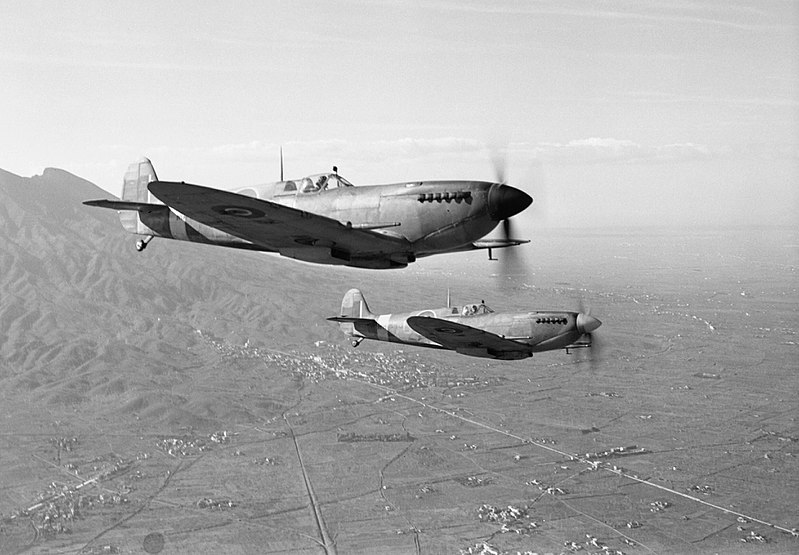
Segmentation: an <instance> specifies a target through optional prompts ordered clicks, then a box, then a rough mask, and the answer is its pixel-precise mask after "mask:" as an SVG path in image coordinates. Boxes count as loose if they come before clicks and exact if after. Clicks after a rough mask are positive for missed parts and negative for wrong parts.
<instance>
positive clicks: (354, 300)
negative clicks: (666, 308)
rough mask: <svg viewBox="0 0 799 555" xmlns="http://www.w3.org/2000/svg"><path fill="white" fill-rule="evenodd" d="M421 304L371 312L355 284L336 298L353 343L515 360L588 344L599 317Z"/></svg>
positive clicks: (342, 325)
mask: <svg viewBox="0 0 799 555" xmlns="http://www.w3.org/2000/svg"><path fill="white" fill-rule="evenodd" d="M449 304H450V303H449V302H447V307H445V308H436V309H425V310H419V311H416V312H408V313H405V314H381V315H377V314H373V313H372V312H371V311H370V310H369V306H368V305H367V304H366V299H364V297H363V294H362V293H361V292H360V291H359V290H358V289H350V290H349V291H347V293H346V294H345V295H344V299H343V300H342V301H341V313H340V315H339V316H334V317H333V318H328V320H330V321H332V322H338V323H339V324H340V328H341V331H342V332H344V333H345V334H346V335H347V336H349V337H350V340H351V342H352V346H353V347H357V346H358V345H360V343H361V341H363V340H364V339H376V340H378V341H388V342H390V343H402V344H403V345H414V346H417V347H429V348H433V349H449V350H451V351H455V352H457V353H460V354H462V355H469V356H474V357H482V358H494V359H501V360H519V359H523V358H528V357H531V356H533V353H539V352H542V351H552V350H557V349H565V350H566V352H567V353H568V352H569V351H570V350H571V349H579V348H587V347H591V343H592V336H591V333H592V332H593V331H594V330H596V329H597V328H598V327H599V326H600V325H602V322H600V321H599V320H597V319H596V318H594V317H593V316H591V315H589V314H585V313H583V312H564V311H552V310H535V311H529V312H503V313H500V312H494V311H493V310H491V309H490V308H488V306H486V305H485V303H483V302H480V303H479V304H467V305H464V306H463V307H452V306H449Z"/></svg>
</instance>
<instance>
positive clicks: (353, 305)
mask: <svg viewBox="0 0 799 555" xmlns="http://www.w3.org/2000/svg"><path fill="white" fill-rule="evenodd" d="M340 314H341V316H345V317H349V318H364V319H374V314H372V312H371V311H370V310H369V305H367V304H366V299H364V298H363V293H361V291H360V290H359V289H350V290H349V291H347V292H346V293H345V294H344V298H343V299H342V300H341V313H340Z"/></svg>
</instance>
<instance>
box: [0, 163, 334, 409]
mask: <svg viewBox="0 0 799 555" xmlns="http://www.w3.org/2000/svg"><path fill="white" fill-rule="evenodd" d="M107 196H108V194H107V193H106V192H105V191H103V190H101V189H99V188H98V187H96V186H94V185H93V184H91V183H89V182H87V181H85V180H83V179H80V178H78V177H76V176H74V175H72V174H69V173H67V172H65V171H62V170H56V169H47V170H45V172H44V173H43V175H40V176H34V177H31V178H23V177H19V176H16V175H14V174H11V173H8V172H4V171H3V172H0V267H1V268H2V273H0V338H2V342H0V384H2V386H3V387H2V390H3V391H5V392H6V393H8V392H15V393H20V394H25V395H31V399H32V400H33V401H34V402H45V403H49V402H52V403H59V402H70V403H71V402H81V401H86V400H88V399H89V398H91V399H92V400H93V402H95V403H96V402H97V401H98V395H99V396H100V397H102V395H103V392H104V391H106V390H108V391H111V392H113V393H114V395H115V396H118V395H119V394H120V393H123V392H127V391H128V390H129V388H131V387H137V385H136V384H138V385H141V384H143V383H145V382H146V381H147V380H148V379H149V377H151V374H152V373H158V374H160V373H164V372H167V369H168V368H169V367H170V366H172V365H174V366H175V367H176V368H181V367H182V366H183V364H184V363H185V353H186V351H187V349H191V348H192V347H193V346H195V345H196V344H197V343H198V342H200V343H202V342H203V341H206V340H205V339H203V337H205V338H208V337H219V338H223V339H224V340H226V341H231V342H233V343H234V344H243V343H245V342H247V341H248V340H249V342H250V344H253V345H266V346H270V347H280V348H286V349H291V348H292V347H295V346H298V345H299V346H308V345H312V344H313V342H314V341H316V340H319V339H332V338H336V337H337V330H336V329H335V327H334V326H332V325H330V324H328V323H327V322H324V319H323V317H324V316H328V315H331V314H332V313H334V311H335V310H336V307H337V306H338V305H337V303H338V302H339V299H340V295H341V292H342V287H343V285H342V286H332V285H331V283H330V280H331V276H335V271H333V272H332V273H331V272H330V271H326V270H324V269H322V270H319V269H317V268H314V267H311V266H308V265H303V264H296V263H293V262H291V261H287V260H281V259H279V258H278V257H273V256H272V257H270V256H265V255H262V254H257V253H247V252H240V251H230V250H226V249H222V248H216V247H210V246H203V245H193V244H187V243H176V242H172V241H166V240H156V241H154V242H153V243H152V244H151V245H150V248H148V249H147V250H146V251H145V252H143V253H137V252H136V251H135V249H134V247H133V243H134V241H135V238H134V236H131V235H128V234H126V233H125V232H124V231H123V230H122V229H121V227H120V226H119V222H118V220H117V216H116V213H115V212H113V211H110V210H102V209H96V208H90V207H87V206H83V205H82V204H81V201H83V200H86V199H92V198H104V197H107ZM309 293H312V295H313V298H314V299H315V300H317V301H319V302H317V303H308V302H307V300H308V298H309ZM322 301H323V302H322ZM200 332H201V334H202V335H201V334H200Z"/></svg>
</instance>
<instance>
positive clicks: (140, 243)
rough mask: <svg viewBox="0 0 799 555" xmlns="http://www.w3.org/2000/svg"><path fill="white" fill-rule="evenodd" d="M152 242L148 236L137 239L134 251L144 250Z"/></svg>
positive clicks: (150, 236) (151, 237) (151, 238)
mask: <svg viewBox="0 0 799 555" xmlns="http://www.w3.org/2000/svg"><path fill="white" fill-rule="evenodd" d="M152 240H153V236H152V235H148V236H146V237H145V238H144V239H139V240H138V241H136V250H137V251H139V252H141V251H143V250H144V249H146V248H147V245H148V244H149V243H150V241H152Z"/></svg>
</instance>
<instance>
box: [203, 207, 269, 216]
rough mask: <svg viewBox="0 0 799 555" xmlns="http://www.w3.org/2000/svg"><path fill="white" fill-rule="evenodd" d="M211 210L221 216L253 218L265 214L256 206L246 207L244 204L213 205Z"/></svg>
mask: <svg viewBox="0 0 799 555" xmlns="http://www.w3.org/2000/svg"><path fill="white" fill-rule="evenodd" d="M211 210H213V211H214V212H216V213H217V214H222V215H223V216H235V217H236V218H247V219H254V218H263V217H264V216H265V214H264V213H263V212H261V211H260V210H258V209H257V208H247V207H245V206H213V207H212V208H211Z"/></svg>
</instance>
